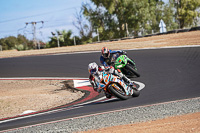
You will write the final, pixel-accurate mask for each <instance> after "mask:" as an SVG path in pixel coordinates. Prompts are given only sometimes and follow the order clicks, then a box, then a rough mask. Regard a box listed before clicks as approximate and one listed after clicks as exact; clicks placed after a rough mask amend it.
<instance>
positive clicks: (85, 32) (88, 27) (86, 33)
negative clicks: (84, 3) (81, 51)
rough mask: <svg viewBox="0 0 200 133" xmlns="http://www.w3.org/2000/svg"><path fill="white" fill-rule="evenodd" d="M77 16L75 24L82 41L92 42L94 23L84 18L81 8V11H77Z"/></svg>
mask: <svg viewBox="0 0 200 133" xmlns="http://www.w3.org/2000/svg"><path fill="white" fill-rule="evenodd" d="M75 17H76V21H75V22H73V25H74V26H75V27H76V28H77V29H78V30H79V35H80V37H81V42H82V43H83V44H85V43H90V42H92V32H93V27H92V23H91V22H90V21H86V20H85V19H84V16H83V10H82V9H81V10H80V12H76V14H75Z"/></svg>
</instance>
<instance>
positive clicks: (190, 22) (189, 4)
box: [176, 0, 200, 28]
mask: <svg viewBox="0 0 200 133" xmlns="http://www.w3.org/2000/svg"><path fill="white" fill-rule="evenodd" d="M176 7H177V19H178V21H179V24H180V28H184V27H188V26H194V25H195V26H196V25H197V17H199V16H200V13H199V11H198V10H197V9H198V8H199V7H200V0H177V3H176Z"/></svg>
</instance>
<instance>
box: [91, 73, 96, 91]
mask: <svg viewBox="0 0 200 133" xmlns="http://www.w3.org/2000/svg"><path fill="white" fill-rule="evenodd" d="M89 81H90V84H91V85H92V87H93V89H94V91H97V88H98V86H97V84H96V83H95V78H94V77H93V76H92V75H90V76H89Z"/></svg>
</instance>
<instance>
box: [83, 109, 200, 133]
mask: <svg viewBox="0 0 200 133" xmlns="http://www.w3.org/2000/svg"><path fill="white" fill-rule="evenodd" d="M94 132H95V133H199V132H200V112H198V113H194V114H187V115H182V116H175V117H168V118H165V119H162V120H155V121H149V122H143V123H135V124H129V125H120V126H114V127H107V128H102V129H98V130H91V131H86V132H80V133H94Z"/></svg>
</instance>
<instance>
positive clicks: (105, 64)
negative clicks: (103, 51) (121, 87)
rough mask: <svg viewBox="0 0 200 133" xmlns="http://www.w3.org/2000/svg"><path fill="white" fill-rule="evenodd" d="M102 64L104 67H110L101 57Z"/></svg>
mask: <svg viewBox="0 0 200 133" xmlns="http://www.w3.org/2000/svg"><path fill="white" fill-rule="evenodd" d="M100 62H101V64H102V65H103V66H108V65H107V63H106V62H105V59H104V57H103V56H101V57H100Z"/></svg>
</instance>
